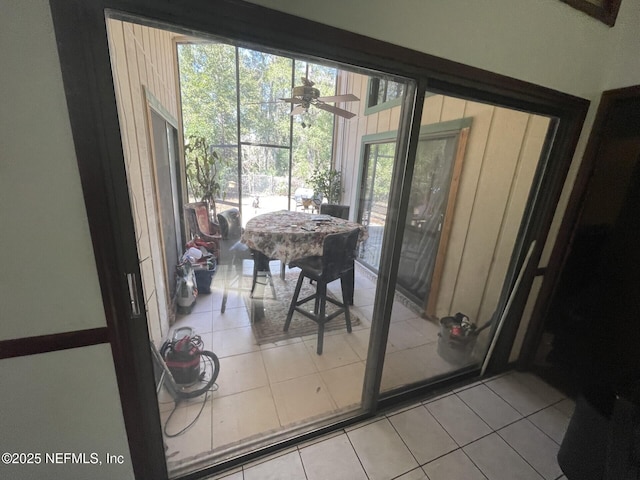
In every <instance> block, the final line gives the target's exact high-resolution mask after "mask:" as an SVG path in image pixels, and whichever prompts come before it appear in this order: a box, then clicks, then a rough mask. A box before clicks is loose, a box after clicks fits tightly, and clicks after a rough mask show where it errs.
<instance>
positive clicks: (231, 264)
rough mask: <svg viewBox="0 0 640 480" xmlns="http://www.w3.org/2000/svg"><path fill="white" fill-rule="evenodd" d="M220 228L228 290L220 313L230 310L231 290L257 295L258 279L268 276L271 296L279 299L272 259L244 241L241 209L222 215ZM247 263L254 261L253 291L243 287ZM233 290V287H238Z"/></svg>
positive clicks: (221, 255)
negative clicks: (228, 299)
mask: <svg viewBox="0 0 640 480" xmlns="http://www.w3.org/2000/svg"><path fill="white" fill-rule="evenodd" d="M218 224H219V225H220V235H221V236H222V239H221V241H220V258H219V260H218V265H221V266H224V267H225V268H224V291H223V294H222V305H221V307H220V312H221V313H224V312H225V310H226V307H227V298H228V292H229V290H230V289H233V290H239V291H243V290H244V291H247V290H248V291H249V292H250V293H249V295H250V296H253V292H254V290H255V288H256V285H257V284H258V276H264V277H265V278H266V279H267V282H268V283H269V285H270V286H271V294H272V295H273V297H274V298H275V297H276V291H275V287H274V285H273V279H272V278H271V271H270V270H269V258H267V257H266V256H265V255H264V254H262V253H260V252H255V251H252V250H251V249H250V248H249V247H248V246H247V245H246V244H244V243H242V242H241V241H240V238H241V237H242V231H243V229H242V220H241V218H240V212H239V211H238V209H237V208H231V209H229V210H225V211H224V212H221V213H219V214H218ZM245 260H252V261H253V275H252V277H253V278H252V283H251V288H250V289H246V288H243V287H242V277H243V276H244V275H243V264H244V261H245ZM234 284H235V286H234V287H232V285H234Z"/></svg>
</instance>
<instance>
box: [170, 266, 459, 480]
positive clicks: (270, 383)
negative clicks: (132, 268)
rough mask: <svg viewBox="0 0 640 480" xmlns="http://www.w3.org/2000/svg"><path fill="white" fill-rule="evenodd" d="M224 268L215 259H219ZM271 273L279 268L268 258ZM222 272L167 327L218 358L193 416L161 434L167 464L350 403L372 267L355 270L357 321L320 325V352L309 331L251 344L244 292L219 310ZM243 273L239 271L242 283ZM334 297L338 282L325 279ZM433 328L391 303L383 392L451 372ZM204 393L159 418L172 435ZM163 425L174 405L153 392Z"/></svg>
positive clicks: (368, 310)
mask: <svg viewBox="0 0 640 480" xmlns="http://www.w3.org/2000/svg"><path fill="white" fill-rule="evenodd" d="M221 268H223V267H221ZM272 271H274V272H276V271H278V267H276V266H275V263H274V265H273V267H272ZM222 278H223V275H221V274H220V273H217V274H216V275H215V276H214V279H213V283H212V289H211V293H210V294H201V295H200V296H199V297H198V299H197V302H196V304H195V305H194V307H193V310H192V311H191V313H190V314H188V315H182V316H180V317H179V319H178V321H177V322H176V323H175V325H174V326H173V329H175V328H179V327H182V326H190V327H192V328H194V329H195V331H196V333H197V334H199V335H200V336H201V337H202V340H203V342H204V349H205V350H210V351H212V352H214V353H215V354H216V355H217V356H218V357H219V359H220V365H221V368H220V375H219V377H218V379H217V385H218V389H217V390H216V391H214V392H212V393H211V394H210V395H209V397H208V399H207V404H206V405H205V406H204V409H203V410H202V413H201V414H200V416H199V418H198V420H197V422H196V423H195V424H194V426H193V427H191V428H190V429H189V430H187V431H186V432H185V433H184V434H183V435H180V436H177V437H175V438H166V439H165V442H166V446H167V459H168V464H169V469H170V470H171V469H172V468H183V467H185V466H186V465H188V464H193V463H197V462H199V461H200V460H201V459H203V458H205V457H208V456H210V455H212V454H214V455H216V454H218V453H219V452H220V451H222V450H226V449H229V448H231V447H233V446H234V445H239V444H240V443H246V442H248V441H251V440H258V439H261V438H263V437H264V436H266V435H270V434H276V433H281V432H285V431H287V430H289V429H291V428H294V427H297V426H300V425H302V424H308V423H311V422H313V421H317V420H320V419H327V418H330V417H332V416H333V415H335V414H337V413H344V412H346V411H349V410H354V409H356V408H358V406H359V404H360V400H361V395H362V382H363V378H364V371H365V362H366V359H367V350H368V346H369V333H370V326H371V317H372V312H373V303H374V298H375V283H374V281H373V280H374V278H375V277H372V276H371V274H369V273H368V274H366V275H365V274H364V270H363V269H362V268H361V267H358V268H357V269H356V282H355V296H354V305H353V307H352V312H353V313H354V314H355V315H357V316H358V317H359V318H360V319H361V322H360V324H359V325H357V326H354V328H353V332H352V333H350V334H349V333H347V332H346V331H345V330H344V329H337V330H330V331H327V332H326V333H325V342H324V352H323V354H322V355H321V356H319V355H317V354H316V353H315V349H316V335H315V334H314V335H309V336H305V337H295V338H289V339H286V340H283V341H280V342H276V343H270V344H264V345H258V344H257V342H256V340H255V337H254V335H253V332H252V325H251V320H250V316H249V314H248V311H247V307H246V306H245V301H244V299H243V296H242V294H240V293H239V292H234V291H230V292H229V298H228V301H227V308H226V311H225V313H224V314H221V313H220V305H221V300H222ZM250 280H251V279H250V277H249V278H248V279H246V282H247V284H250ZM329 289H330V290H331V291H333V293H334V294H335V295H340V294H339V291H340V288H339V282H334V284H331V285H330V286H329ZM438 331H439V327H438V326H437V325H435V324H434V323H433V322H430V321H428V320H425V319H422V318H420V317H419V316H418V315H417V314H416V313H415V312H414V311H412V310H411V309H409V308H407V306H405V305H403V304H401V303H400V302H396V304H395V305H394V308H393V315H392V326H391V328H390V333H389V340H388V343H387V358H386V364H385V369H384V373H383V390H389V389H391V388H395V387H398V386H402V385H405V384H408V383H412V382H415V381H419V380H423V379H425V378H430V377H432V376H434V375H438V374H442V373H445V372H448V371H451V370H454V369H455V368H457V367H455V366H452V365H451V364H449V363H447V362H445V361H444V360H442V359H441V358H439V357H438V354H437V352H436V344H437V340H438ZM203 400H204V397H199V398H196V399H192V400H189V401H183V402H181V403H180V405H179V406H178V408H177V410H176V412H175V413H174V415H173V417H172V418H171V419H170V422H169V423H168V425H167V426H166V431H167V432H168V433H169V434H173V433H176V432H178V431H180V430H181V429H182V428H184V427H185V426H186V425H188V424H189V423H190V422H191V421H192V420H193V419H194V418H196V417H197V416H198V413H199V412H200V410H201V407H202V402H203ZM159 404H160V411H161V420H162V424H163V427H164V426H165V422H166V421H167V418H168V416H169V414H170V413H171V410H172V409H173V407H174V403H173V400H172V398H171V397H170V396H169V395H168V393H167V392H166V391H165V390H162V391H161V392H160V394H159Z"/></svg>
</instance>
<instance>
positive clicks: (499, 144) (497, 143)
mask: <svg viewBox="0 0 640 480" xmlns="http://www.w3.org/2000/svg"><path fill="white" fill-rule="evenodd" d="M527 120H528V115H524V114H522V113H520V112H516V111H512V110H507V109H504V108H496V111H495V113H494V118H493V122H492V126H491V130H490V132H489V139H488V140H487V148H486V152H485V159H484V162H483V164H482V170H481V172H480V178H479V181H478V188H477V190H476V193H475V201H474V204H473V212H472V216H471V221H470V222H469V231H468V233H467V242H466V245H465V250H464V252H463V256H462V262H461V264H460V272H459V274H458V281H457V283H456V291H455V293H454V297H453V303H452V310H454V311H462V312H465V313H466V314H467V315H469V316H470V317H471V318H473V319H475V320H476V321H478V322H482V321H483V320H484V319H479V318H478V312H479V308H480V304H481V301H482V296H483V293H484V288H485V285H486V282H487V279H488V275H489V272H490V269H491V265H492V262H493V257H494V250H495V246H496V243H497V240H498V234H499V231H500V226H501V224H502V219H503V216H504V212H505V209H506V205H507V202H508V198H509V192H510V189H511V183H512V181H513V175H514V173H515V169H516V166H517V162H518V158H519V155H520V149H521V147H522V141H523V137H524V132H525V128H526V125H527Z"/></svg>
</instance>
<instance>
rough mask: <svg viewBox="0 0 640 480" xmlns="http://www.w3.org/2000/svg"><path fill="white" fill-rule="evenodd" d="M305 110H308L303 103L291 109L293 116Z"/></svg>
mask: <svg viewBox="0 0 640 480" xmlns="http://www.w3.org/2000/svg"><path fill="white" fill-rule="evenodd" d="M305 110H306V108H304V107H303V106H302V105H298V106H297V107H296V108H294V109H293V110H291V113H290V115H291V116H292V117H293V116H294V115H299V114H301V113H303V112H304V111H305Z"/></svg>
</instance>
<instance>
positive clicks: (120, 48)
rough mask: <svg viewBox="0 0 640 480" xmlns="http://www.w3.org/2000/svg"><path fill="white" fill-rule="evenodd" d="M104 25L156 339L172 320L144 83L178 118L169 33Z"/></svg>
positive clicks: (115, 22) (151, 329)
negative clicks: (164, 268) (165, 275)
mask: <svg viewBox="0 0 640 480" xmlns="http://www.w3.org/2000/svg"><path fill="white" fill-rule="evenodd" d="M107 29H108V33H109V44H110V50H111V63H112V68H113V75H114V82H115V90H116V97H117V103H118V114H119V117H120V127H121V134H122V143H123V149H124V154H125V161H126V168H127V176H128V181H129V195H130V201H131V205H132V209H133V219H134V223H135V228H136V235H137V242H138V255H139V258H140V270H141V275H142V284H143V289H144V293H145V300H146V309H147V317H148V325H149V334H150V336H151V338H152V339H154V340H155V341H159V340H160V339H161V338H162V337H163V336H164V335H166V333H167V332H168V330H169V324H170V322H171V320H172V319H171V308H169V305H168V298H167V297H168V296H167V293H166V292H167V289H166V285H165V280H164V273H163V260H162V248H161V244H160V231H159V227H158V218H157V213H156V212H157V206H156V201H155V198H156V196H155V186H154V185H155V180H154V174H153V171H154V170H153V163H152V161H153V160H152V156H151V144H150V138H151V137H150V133H149V132H150V128H149V119H148V111H147V100H146V97H145V88H146V89H147V90H148V91H149V92H150V93H151V94H152V95H153V96H154V97H155V98H156V99H157V100H158V101H159V102H160V104H161V105H162V106H163V107H164V108H165V109H166V110H167V111H168V112H169V113H170V114H171V115H172V116H173V117H174V118H175V119H177V118H178V99H177V80H176V74H175V66H174V58H175V53H174V52H175V47H174V44H173V40H172V38H173V36H174V34H172V33H171V32H166V31H163V30H158V29H154V28H149V27H144V26H141V25H135V24H132V23H127V22H122V21H119V20H113V19H108V20H107Z"/></svg>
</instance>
